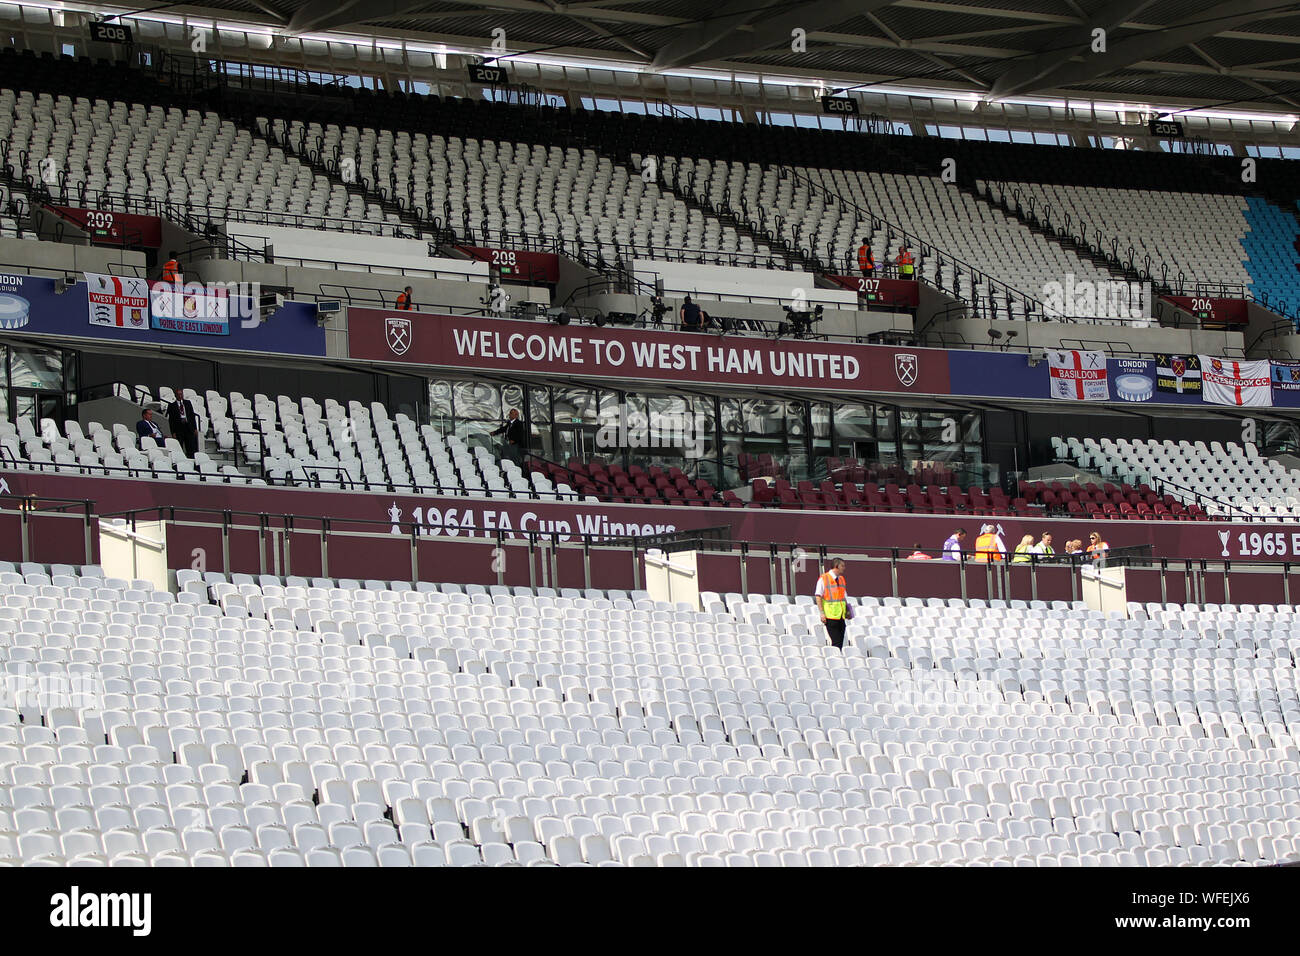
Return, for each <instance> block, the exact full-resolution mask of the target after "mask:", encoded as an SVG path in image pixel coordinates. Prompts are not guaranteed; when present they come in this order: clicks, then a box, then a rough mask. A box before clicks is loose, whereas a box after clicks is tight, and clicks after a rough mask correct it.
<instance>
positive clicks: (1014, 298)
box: [780, 166, 1046, 319]
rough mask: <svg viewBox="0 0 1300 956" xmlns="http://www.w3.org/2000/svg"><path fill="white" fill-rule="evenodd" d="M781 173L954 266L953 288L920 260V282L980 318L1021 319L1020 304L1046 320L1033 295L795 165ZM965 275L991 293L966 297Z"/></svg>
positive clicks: (1027, 313)
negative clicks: (931, 276)
mask: <svg viewBox="0 0 1300 956" xmlns="http://www.w3.org/2000/svg"><path fill="white" fill-rule="evenodd" d="M780 172H781V177H782V178H783V179H784V178H789V179H792V180H794V181H795V182H797V183H800V184H801V185H803V186H804V187H806V188H807V189H809V190H810V191H811V192H813V193H815V194H817V195H819V196H820V197H821V198H823V199H824V200H825V201H827V202H829V203H834V204H836V205H838V206H841V207H843V208H846V209H849V210H852V211H853V212H854V213H855V214H856V215H857V217H858V221H859V222H867V223H870V224H871V229H872V232H877V231H880V230H881V229H883V230H885V232H886V236H887V239H888V240H893V239H895V238H899V239H901V240H902V241H903V243H904V244H905V245H906V247H907V248H908V249H912V250H915V251H916V252H917V253H918V254H919V256H920V257H932V258H934V259H935V260H936V261H937V262H938V263H939V265H941V266H944V265H946V266H949V267H951V268H952V270H953V284H952V288H947V287H945V286H944V285H943V284H942V282H941V281H935V282H930V280H927V279H925V278H923V277H922V275H921V271H920V265H921V263H920V261H919V260H918V262H917V263H916V264H915V268H916V270H917V271H916V273H915V278H916V279H918V280H919V281H922V282H926V283H927V284H932V285H934V286H935V288H937V289H939V291H941V292H944V293H946V294H948V295H950V296H952V297H953V298H955V299H959V300H961V301H963V302H966V303H967V304H968V305H969V306H970V309H971V314H972V315H973V316H975V317H976V318H987V319H1015V318H1018V316H1016V315H1015V314H1014V312H1013V310H1012V308H1011V304H1012V303H1013V302H1016V303H1019V304H1020V306H1021V310H1022V313H1023V318H1025V319H1031V318H1043V317H1044V316H1045V314H1046V308H1045V307H1044V305H1043V303H1042V302H1041V301H1040V300H1038V299H1036V298H1034V297H1033V296H1030V295H1027V294H1025V293H1024V292H1021V291H1020V290H1018V289H1014V288H1012V287H1011V286H1009V285H1007V284H1006V283H1005V282H1002V281H1001V280H999V279H995V278H994V277H993V276H991V275H989V274H988V273H986V272H983V271H982V270H980V269H977V268H975V267H974V266H972V265H970V264H969V263H967V262H965V261H964V260H961V259H958V258H957V257H956V256H953V255H951V254H949V253H947V252H944V251H943V250H942V249H940V248H939V247H938V246H936V245H934V244H933V243H932V242H930V241H928V240H926V239H923V238H922V237H920V236H918V235H915V234H913V233H912V232H910V231H909V230H907V229H904V228H903V227H902V226H899V225H897V224H896V223H893V222H890V221H889V220H887V219H885V218H883V217H882V216H878V215H876V214H875V213H873V212H870V211H868V210H866V209H863V208H862V207H861V206H859V205H857V203H855V202H853V201H852V200H849V199H846V198H844V197H843V196H841V195H840V194H839V193H837V192H835V191H834V190H832V189H830V188H828V187H827V186H825V185H823V184H822V183H819V182H817V181H816V180H814V179H812V178H810V177H808V176H806V175H804V174H803V173H800V172H799V171H798V170H797V169H795V168H794V167H793V166H782V167H780ZM963 275H965V276H969V277H970V279H971V284H972V289H974V287H975V286H976V285H980V284H983V285H984V286H985V287H986V288H987V289H988V290H989V291H988V292H986V293H985V294H983V295H979V294H975V295H973V296H972V298H970V299H967V298H966V297H965V296H963V295H961V294H960V279H961V277H962V276H963Z"/></svg>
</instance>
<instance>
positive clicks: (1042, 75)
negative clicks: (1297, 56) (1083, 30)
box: [990, 0, 1278, 98]
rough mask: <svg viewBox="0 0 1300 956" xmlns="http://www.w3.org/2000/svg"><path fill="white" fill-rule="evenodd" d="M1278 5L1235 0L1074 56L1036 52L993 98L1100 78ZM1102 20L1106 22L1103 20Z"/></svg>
mask: <svg viewBox="0 0 1300 956" xmlns="http://www.w3.org/2000/svg"><path fill="white" fill-rule="evenodd" d="M1136 2H1138V0H1124V3H1123V4H1120V3H1114V4H1112V5H1111V7H1109V8H1108V9H1107V11H1104V12H1118V11H1119V8H1120V7H1121V5H1125V6H1128V7H1132V6H1133V5H1134V4H1135V3H1136ZM1277 6H1278V4H1277V0H1232V2H1227V3H1220V4H1217V5H1216V6H1214V7H1212V8H1210V9H1209V10H1205V11H1203V12H1202V13H1200V14H1198V15H1197V18H1196V21H1195V22H1193V23H1188V24H1185V25H1182V26H1172V27H1168V28H1166V29H1164V30H1158V31H1153V32H1150V33H1142V34H1138V35H1134V36H1128V37H1125V38H1123V39H1121V40H1116V41H1113V42H1111V43H1109V44H1108V45H1107V48H1106V52H1105V53H1091V52H1088V50H1089V48H1088V46H1087V44H1086V43H1085V45H1084V47H1083V49H1082V51H1081V52H1080V55H1079V56H1077V57H1076V58H1074V59H1069V58H1068V57H1067V56H1066V51H1057V52H1055V53H1045V54H1043V55H1042V56H1040V57H1038V58H1035V60H1034V61H1033V62H1032V63H1030V64H1026V65H1025V66H1023V67H1012V68H1011V69H1010V70H1008V71H1007V72H1006V73H1004V74H1003V75H1002V76H1000V77H998V79H997V81H996V82H995V83H994V84H993V89H992V90H991V91H990V95H991V96H992V97H994V98H997V97H1002V96H1015V95H1018V94H1023V93H1031V92H1034V91H1037V90H1042V89H1047V88H1053V87H1062V86H1073V85H1074V84H1077V83H1085V82H1087V81H1088V80H1095V79H1097V78H1098V77H1102V76H1106V75H1107V74H1109V73H1114V72H1115V71H1117V70H1122V69H1124V68H1126V67H1129V66H1132V65H1133V64H1134V63H1138V62H1141V61H1143V60H1149V59H1151V58H1153V57H1158V56H1160V55H1161V54H1162V53H1168V52H1169V51H1170V50H1176V49H1178V48H1179V47H1184V46H1187V45H1188V44H1190V43H1196V42H1198V41H1200V40H1204V39H1205V38H1206V37H1212V36H1215V35H1216V34H1219V33H1222V32H1223V31H1225V30H1231V29H1234V28H1236V27H1239V26H1242V25H1244V24H1247V23H1253V22H1256V21H1258V19H1259V15H1260V13H1262V12H1264V11H1271V10H1276V9H1277ZM1131 15H1132V14H1130V16H1131ZM1098 25H1103V24H1102V23H1101V22H1100V21H1098ZM1092 29H1094V28H1093V27H1088V30H1089V40H1090V39H1091V31H1092ZM1048 56H1050V57H1052V58H1053V59H1054V63H1051V64H1048V68H1047V69H1045V70H1043V69H1041V66H1040V60H1042V59H1043V58H1044V57H1048ZM1034 74H1037V75H1034Z"/></svg>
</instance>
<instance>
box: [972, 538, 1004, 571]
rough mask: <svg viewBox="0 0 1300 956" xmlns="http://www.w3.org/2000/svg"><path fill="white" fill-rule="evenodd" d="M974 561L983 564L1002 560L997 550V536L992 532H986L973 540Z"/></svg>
mask: <svg viewBox="0 0 1300 956" xmlns="http://www.w3.org/2000/svg"><path fill="white" fill-rule="evenodd" d="M975 560H976V561H982V562H983V563H985V564H987V563H988V562H990V561H1001V560H1002V551H1001V549H1000V548H998V536H997V535H996V534H995V533H994V532H992V531H986V532H985V533H984V534H982V535H980V536H979V537H978V538H976V539H975Z"/></svg>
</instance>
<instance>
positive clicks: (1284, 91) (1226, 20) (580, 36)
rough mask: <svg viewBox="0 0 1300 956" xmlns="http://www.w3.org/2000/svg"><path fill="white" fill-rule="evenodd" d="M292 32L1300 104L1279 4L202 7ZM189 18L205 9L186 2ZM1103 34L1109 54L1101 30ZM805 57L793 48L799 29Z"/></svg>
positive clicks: (634, 2) (379, 1) (1083, 92)
mask: <svg viewBox="0 0 1300 956" xmlns="http://www.w3.org/2000/svg"><path fill="white" fill-rule="evenodd" d="M197 7H198V9H202V10H204V11H205V12H208V13H211V14H214V15H216V16H217V17H218V18H220V16H221V14H222V13H224V14H225V15H227V16H236V15H237V16H238V19H241V20H242V19H246V18H249V17H251V18H255V19H257V20H259V21H262V22H271V23H275V24H277V25H278V26H280V27H281V28H286V29H288V30H289V31H291V32H310V33H315V34H320V33H323V32H327V31H343V32H347V33H350V34H353V35H355V34H358V33H361V34H368V33H370V32H372V31H373V32H377V33H381V34H383V35H384V36H386V37H393V36H406V37H410V38H418V39H422V40H426V41H428V40H432V41H435V42H436V41H439V40H441V41H443V42H447V43H449V44H455V45H456V46H458V47H463V46H464V45H465V44H470V45H477V47H478V48H480V49H485V48H486V47H487V45H488V43H490V40H491V36H492V32H493V30H495V29H497V28H500V29H503V30H504V31H505V37H506V41H505V42H506V45H507V49H508V50H509V51H510V52H511V53H514V54H518V53H554V54H565V55H573V54H584V53H585V54H587V55H591V56H596V57H600V58H610V57H613V58H615V59H618V60H620V61H624V62H631V63H637V64H642V65H644V66H645V67H647V68H650V67H653V68H657V69H681V68H689V67H706V66H707V67H722V68H730V69H739V70H743V71H746V72H757V73H767V72H775V73H779V74H781V75H786V76H789V75H799V76H802V75H814V76H815V75H817V74H822V73H825V74H828V75H831V76H834V77H835V78H836V80H835V82H836V83H837V85H840V84H843V83H844V81H845V80H848V81H851V83H856V82H861V83H864V84H878V83H888V82H895V83H898V84H900V85H904V86H907V87H911V88H916V87H919V86H924V87H938V88H946V89H954V90H962V91H968V92H977V93H980V94H983V95H987V96H991V97H995V98H996V97H1003V96H1017V95H1028V94H1053V95H1060V94H1069V95H1072V96H1086V97H1088V98H1098V99H1116V98H1128V99H1136V100H1139V101H1147V102H1150V101H1153V100H1160V99H1169V100H1180V101H1187V100H1191V101H1195V102H1197V103H1200V104H1203V105H1222V106H1238V105H1240V106H1246V105H1250V106H1255V107H1258V106H1269V107H1272V108H1281V109H1285V110H1288V111H1291V110H1294V109H1296V108H1300V5H1298V4H1296V3H1294V2H1292V3H1280V2H1277V0H1231V2H1222V0H1000V2H995V3H975V2H971V0H794V2H792V0H719V3H718V4H717V5H710V4H701V3H700V2H699V0H571V2H562V0H442V2H433V3H430V2H419V0H207V2H204V3H201V4H199V5H197ZM189 9H195V7H189ZM1097 28H1100V29H1103V30H1105V31H1106V32H1105V38H1104V40H1105V44H1104V50H1102V49H1101V44H1100V42H1098V41H1097V40H1096V38H1095V35H1094V30H1095V29H1097ZM796 30H802V31H805V33H806V40H807V47H806V51H797V50H795V49H792V44H793V43H794V40H793V39H792V37H793V35H794V31H796Z"/></svg>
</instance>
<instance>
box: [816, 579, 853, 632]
mask: <svg viewBox="0 0 1300 956" xmlns="http://www.w3.org/2000/svg"><path fill="white" fill-rule="evenodd" d="M848 606H849V601H848V589H847V588H846V587H845V585H844V575H842V574H840V575H836V573H835V572H834V571H827V572H826V573H825V574H823V575H822V611H823V612H825V614H826V618H827V619H828V620H833V621H840V620H843V619H844V617H845V616H846V615H847V613H848Z"/></svg>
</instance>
